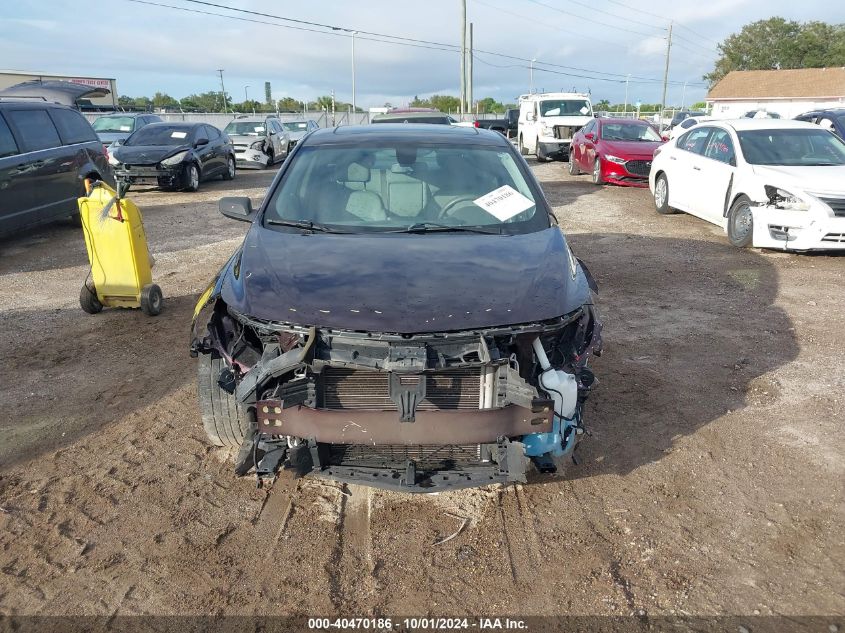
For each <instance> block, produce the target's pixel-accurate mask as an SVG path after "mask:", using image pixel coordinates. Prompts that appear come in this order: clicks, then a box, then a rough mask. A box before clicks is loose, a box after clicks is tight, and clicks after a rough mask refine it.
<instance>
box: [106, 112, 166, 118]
mask: <svg viewBox="0 0 845 633" xmlns="http://www.w3.org/2000/svg"><path fill="white" fill-rule="evenodd" d="M107 116H119V117H135V118H137V117H139V116H158V115H157V114H155V113H154V112H106V113H105V114H101V115H100V116H98V117H97V118H98V119H103V118H105V117H107Z"/></svg>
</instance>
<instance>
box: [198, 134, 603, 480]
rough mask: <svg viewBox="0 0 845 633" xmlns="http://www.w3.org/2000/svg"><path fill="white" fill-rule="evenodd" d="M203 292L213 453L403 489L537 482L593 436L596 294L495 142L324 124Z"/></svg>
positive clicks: (262, 471) (201, 338)
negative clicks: (589, 409)
mask: <svg viewBox="0 0 845 633" xmlns="http://www.w3.org/2000/svg"><path fill="white" fill-rule="evenodd" d="M220 207H221V211H222V212H223V214H224V215H226V216H228V217H231V218H234V219H238V220H243V221H246V222H250V223H251V226H250V229H249V231H248V232H247V235H246V238H245V240H244V242H243V244H242V245H241V247H240V248H238V249H237V251H236V252H235V253H234V255H233V256H232V258H231V259H230V261H229V262H228V263H227V264H226V265H225V266H224V267H223V269H222V270H221V271H220V272H219V274H218V276H217V278H216V279H215V280H214V281H213V282H212V283H211V284H210V286H209V287H208V289H207V290H206V292H205V293H203V295H202V296H201V297H200V299H199V302H198V303H197V307H196V310H195V317H194V323H193V327H192V331H193V335H192V341H191V352H192V354H193V355H195V356H198V357H199V358H198V360H199V362H198V380H199V401H200V409H201V411H202V419H203V426H204V428H205V431H206V434H207V435H208V438H209V441H210V442H211V443H213V444H215V445H218V446H231V447H239V448H240V452H239V455H238V459H237V463H236V472H237V473H240V474H245V473H247V472H248V471H249V470H251V469H252V468H254V469H255V472H256V475H257V476H259V477H261V478H264V477H269V478H272V477H273V476H274V475H275V473H276V472H277V470H278V469H279V468H281V467H287V468H291V469H294V470H295V471H297V472H299V473H300V474H308V475H311V476H318V477H329V478H334V479H339V480H343V481H349V482H357V483H363V484H365V485H372V486H379V487H388V488H396V489H399V490H404V491H408V492H430V491H432V490H437V489H440V488H450V487H451V488H457V487H467V486H479V485H487V484H491V483H496V482H509V481H525V476H526V468H527V467H528V465H529V464H530V463H531V462H532V461H533V463H534V464H535V466H536V467H537V469H538V470H540V471H541V472H553V471H554V470H555V469H556V461H557V460H559V459H562V458H564V457H568V456H570V455H572V451H574V449H575V446H576V444H577V443H578V441H579V440H580V439H581V437H583V433H584V428H583V419H582V413H583V405H584V400H585V399H586V397H587V395H588V393H589V391H590V388H591V386H592V384H593V374H592V372H591V371H590V369H589V368H588V367H587V361H588V359H589V358H590V357H591V356H592V355H594V354H598V353H599V352H600V351H601V337H600V330H601V324H600V322H599V320H598V317H597V314H596V311H595V308H594V306H593V294H592V293H593V290H594V289H595V286H594V284H593V283H592V280H591V279H590V277H589V275H588V273H587V272H586V269H585V268H584V267H583V265H582V264H581V263H580V262H579V261H578V260H577V259H576V258H575V256H574V255H573V254H572V251H571V250H570V248H569V245H568V244H567V241H566V238H565V236H564V234H563V232H562V231H561V230H560V228H559V227H558V226H557V224H556V222H555V221H554V219H553V218H554V216H553V215H552V213H551V209H550V208H549V206H548V203H547V202H546V199H545V197H544V196H543V193H542V191H541V189H540V185H539V184H538V182H537V181H536V180H535V178H534V176H533V174H532V173H531V171H530V169H529V168H528V166H527V165H526V163H525V161H524V160H523V159H522V157H520V156H519V154H517V152H516V150H515V149H514V148H513V146H512V145H511V143H510V142H508V141H507V140H506V139H505V138H504V137H503V136H502V135H501V134H499V133H497V132H490V131H486V130H477V129H474V128H454V127H450V126H437V125H414V124H410V123H409V124H407V125H383V126H366V127H341V128H336V129H332V130H318V131H316V132H314V133H312V134H310V135H309V136H307V137H305V139H304V140H303V141H302V143H300V144H298V145H297V146H296V148H295V149H294V151H293V152H292V153H291V155H290V157H289V158H288V160H287V161H286V162H285V164H284V165H283V166H282V168H281V170H280V171H279V174H278V175H277V176H276V178H275V180H274V181H273V184H272V185H271V186H270V190H269V191H268V192H267V195H266V196H265V197H264V202H263V203H262V206H261V208H259V209H258V210H253V209H252V206H251V203H250V200H249V198H224V199H222V200H221V201H220Z"/></svg>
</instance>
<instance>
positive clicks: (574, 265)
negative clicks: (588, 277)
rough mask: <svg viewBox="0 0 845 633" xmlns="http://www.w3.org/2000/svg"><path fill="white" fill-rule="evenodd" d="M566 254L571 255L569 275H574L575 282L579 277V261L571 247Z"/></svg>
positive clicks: (567, 248)
mask: <svg viewBox="0 0 845 633" xmlns="http://www.w3.org/2000/svg"><path fill="white" fill-rule="evenodd" d="M566 252H567V254H568V255H569V274H570V275H572V280H573V281H574V280H575V278H576V277H577V276H578V260H577V259H576V257H575V253H573V252H572V249H571V248H569V246H567V247H566Z"/></svg>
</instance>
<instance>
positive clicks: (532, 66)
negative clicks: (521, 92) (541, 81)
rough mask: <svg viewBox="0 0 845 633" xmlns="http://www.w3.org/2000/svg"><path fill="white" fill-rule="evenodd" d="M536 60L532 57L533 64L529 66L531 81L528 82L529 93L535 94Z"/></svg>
mask: <svg viewBox="0 0 845 633" xmlns="http://www.w3.org/2000/svg"><path fill="white" fill-rule="evenodd" d="M536 61H537V60H536V59H532V60H531V66H529V69H530V73H529V74H530V78H531V82H530V83H529V84H528V94H534V62H536ZM523 68H524V66H523Z"/></svg>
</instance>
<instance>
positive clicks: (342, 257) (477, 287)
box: [221, 225, 590, 334]
mask: <svg viewBox="0 0 845 633" xmlns="http://www.w3.org/2000/svg"><path fill="white" fill-rule="evenodd" d="M221 296H222V298H223V300H224V301H225V302H226V303H227V304H228V305H229V306H230V307H231V308H233V309H234V310H236V311H237V312H240V313H242V314H247V315H249V316H252V317H256V318H259V319H265V320H270V321H282V322H287V323H294V324H297V325H305V326H312V325H314V326H317V327H330V328H338V329H347V330H362V331H370V332H391V333H403V334H415V333H422V332H434V331H455V330H467V329H475V328H486V327H493V326H501V325H513V324H518V323H528V322H534V321H538V320H543V319H550V318H554V317H558V316H561V315H564V314H567V313H569V312H572V311H573V310H575V309H577V308H578V307H579V306H581V305H583V304H584V303H585V302H587V301H589V297H590V291H589V286H588V285H587V280H586V278H585V276H584V274H583V272H582V271H581V270H580V267H577V268H576V271H575V274H574V275H573V273H572V270H571V268H570V258H569V253H568V246H567V244H566V240H565V239H564V236H563V233H561V231H560V229H558V228H557V227H553V228H549V229H546V230H543V231H539V232H536V233H530V234H526V235H502V236H500V235H479V234H470V233H448V234H433V233H429V234H426V235H407V234H391V235H385V234H381V235H330V234H308V235H304V234H300V233H288V232H280V231H275V230H270V229H265V228H262V227H261V226H258V225H255V226H253V227H252V229H251V230H250V232H249V233H248V234H247V237H246V239H245V240H244V244H243V247H242V250H241V253H240V256H239V257H236V258H234V259H233V260H232V263H231V265H230V266H229V267H228V268H227V269H226V271H225V273H224V279H223V280H222V285H221Z"/></svg>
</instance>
